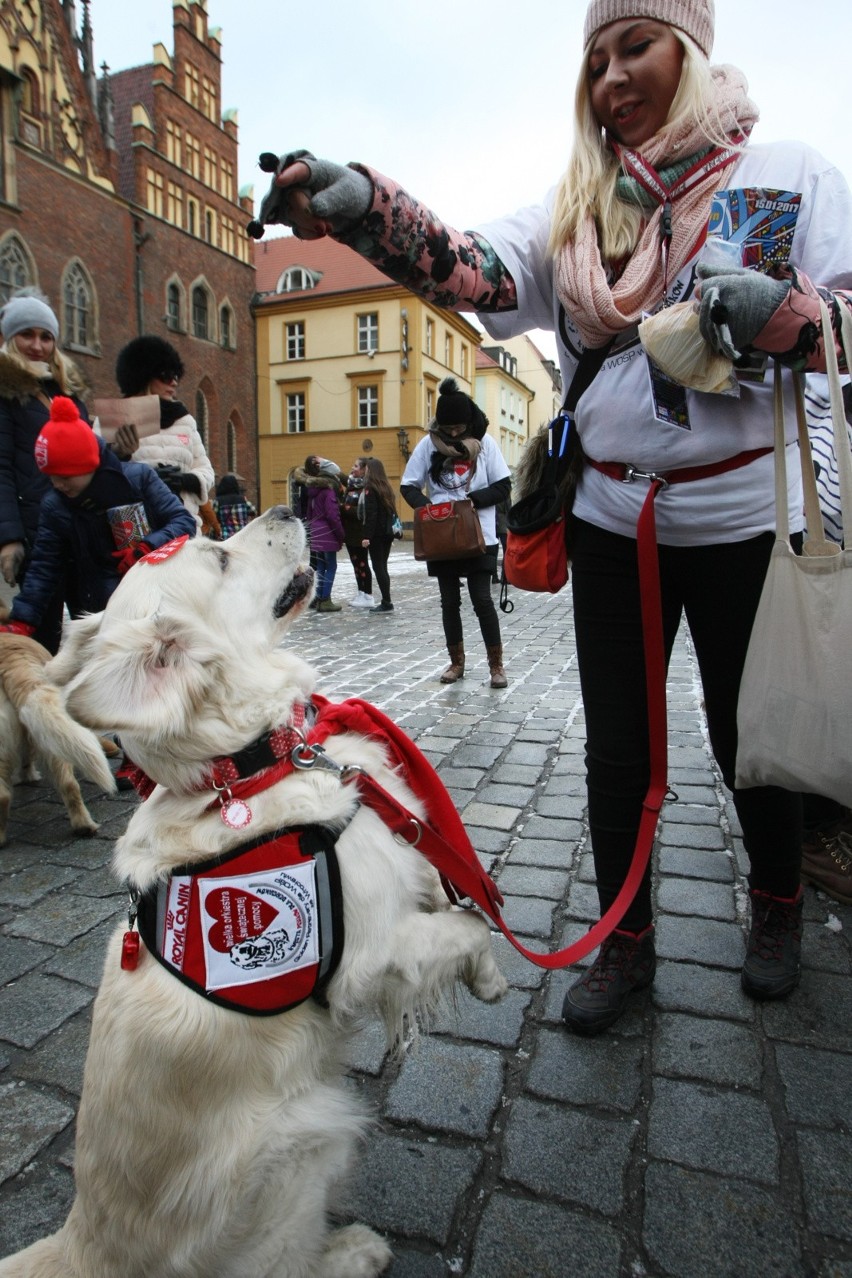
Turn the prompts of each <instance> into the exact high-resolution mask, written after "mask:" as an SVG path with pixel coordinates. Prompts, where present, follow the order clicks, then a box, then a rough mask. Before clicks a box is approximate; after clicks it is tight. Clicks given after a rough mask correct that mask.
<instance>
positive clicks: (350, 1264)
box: [321, 1225, 393, 1278]
mask: <svg viewBox="0 0 852 1278" xmlns="http://www.w3.org/2000/svg"><path fill="white" fill-rule="evenodd" d="M392 1260H393V1252H392V1251H391V1249H390V1247H389V1246H388V1245H387V1243H386V1242H385V1240H384V1238H381V1237H380V1236H379V1235H378V1234H377V1233H375V1232H374V1231H373V1230H372V1229H368V1227H367V1226H366V1225H347V1226H346V1227H345V1228H343V1229H336V1230H335V1231H334V1233H333V1234H331V1235H330V1237H329V1240H328V1243H327V1245H326V1249H325V1252H324V1253H323V1258H322V1270H321V1273H322V1278H376V1276H377V1275H378V1274H381V1273H384V1271H385V1269H387V1267H388V1265H389V1264H390V1262H391V1261H392Z"/></svg>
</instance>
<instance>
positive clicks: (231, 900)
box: [163, 861, 319, 991]
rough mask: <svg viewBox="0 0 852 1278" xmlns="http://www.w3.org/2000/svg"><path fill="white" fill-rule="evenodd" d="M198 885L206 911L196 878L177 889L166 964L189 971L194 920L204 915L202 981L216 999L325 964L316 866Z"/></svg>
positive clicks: (170, 904)
mask: <svg viewBox="0 0 852 1278" xmlns="http://www.w3.org/2000/svg"><path fill="white" fill-rule="evenodd" d="M195 882H196V886H197V891H198V898H196V899H197V900H198V902H199V904H198V905H196V904H195V899H194V898H193V891H192V883H193V880H192V878H190V877H189V876H178V877H175V878H173V879H172V880H171V882H170V885H169V893H168V899H167V902H166V917H165V926H164V931H163V957H164V958H165V959H166V961H167V962H169V963H172V964H173V965H174V966H175V967H176V968H178V970H180V971H184V970H189V969H188V968H187V938H188V935H189V924H190V916H191V911H193V910H195V909H198V908H200V911H201V913H200V920H199V922H200V929H201V956H202V957H203V964H204V968H205V973H206V974H205V975H204V976H203V978H202V979H203V983H204V986H205V988H206V989H207V990H208V991H215V990H221V989H227V988H228V987H229V986H232V985H250V984H253V983H255V982H257V981H265V980H268V979H269V978H270V977H272V976H281V975H282V974H284V973H285V972H287V971H293V970H295V969H297V968H300V967H306V966H308V965H309V964H314V963H317V962H318V961H319V936H318V924H317V893H316V877H315V868H314V862H313V861H310V862H308V863H307V864H304V865H294V866H287V867H286V868H284V869H277V870H265V871H264V870H261V871H258V872H256V873H254V874H243V875H235V876H234V877H233V878H216V879H196V880H195ZM192 930H193V932H195V934H196V935H197V929H196V928H193V929H192ZM192 948H194V947H192ZM190 966H194V964H191V965H190Z"/></svg>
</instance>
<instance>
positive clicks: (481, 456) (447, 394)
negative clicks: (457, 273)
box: [400, 377, 511, 688]
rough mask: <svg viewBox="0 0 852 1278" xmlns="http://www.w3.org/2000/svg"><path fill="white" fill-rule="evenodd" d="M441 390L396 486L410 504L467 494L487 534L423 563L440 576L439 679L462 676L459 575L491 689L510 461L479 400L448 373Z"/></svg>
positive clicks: (496, 682) (497, 670) (499, 682)
mask: <svg viewBox="0 0 852 1278" xmlns="http://www.w3.org/2000/svg"><path fill="white" fill-rule="evenodd" d="M438 390H439V394H438V403H437V405H436V409H435V418H434V420H433V421H432V422H430V424H429V434H428V435H427V436H426V437H425V438H424V439H421V441H420V443H419V444H418V445H417V447H416V448H415V449H414V452H413V453H412V454H411V457H410V458H409V461H408V465H407V466H406V468H405V474H404V475H403V477H402V483H401V485H400V492H401V493H402V496H403V497H404V498H405V500H406V501H407V502H408V504H409V506H411V507H413V508H414V509H415V510H416V509H417V508H418V507H419V506H425V505H428V504H429V503H433V502H446V501H459V500H461V499H463V498H465V497H469V498H470V500H471V501H472V502H473V505H474V507H475V508H476V513H477V516H478V518H479V522H480V525H481V527H482V535H483V537H484V539H485V550H484V552H483V553H482V554H481V555H476V556H471V557H470V558H468V559H440V560H438V559H434V560H433V559H430V560H427V563H426V567H427V570H428V572H429V576H430V577H435V578H436V579H437V581H438V588H439V590H440V592H441V620H442V622H443V626H444V638H445V639H446V642H447V651H448V652H449V654H450V664H449V665H448V666H447V668H446V670H445V671H444V673H443V674H442V675H441V683H456V682H457V681H458V680H459V679H461V678H463V677H464V670H465V654H464V634H463V630H462V619H461V581H462V578H463V577H464V578H467V590H468V594H469V596H470V602H471V604H472V605H473V610H474V612H475V613H476V618H477V621H478V622H479V629H480V631H481V632H482V638H483V640H484V643H485V651H486V653H487V656H488V669H489V671H490V672H491V687H492V688H505V687H506V684H507V679H506V673H505V670H504V669H503V640H502V637H501V634H500V621H499V619H498V617H497V610H496V609H495V607H494V600H493V599H492V597H491V579H492V577H493V576H494V574H495V572H496V571H497V548H498V545H499V542H498V539H497V523H496V514H495V508H496V506H497V503H498V502H499V501H502V500H503V499H504V498H505V497H508V495H509V492H510V490H511V478H510V474H509V467H508V466H507V465H506V462H505V460H504V459H503V454H502V453H501V452H500V448H499V446H498V445H497V443H496V442H495V440H493V439H492V438H491V436H490V435H488V434H486V431H487V429H488V418H487V417H486V416H485V414H484V413H483V411H482V409H481V408H480V407H479V405H478V404H476V403H475V402H474V401H473V400H472V399H471V398H470V396H469V395H466V394H465V393H464V391H460V390H459V389H458V386H457V384H456V382H455V380H454V378H452V377H447V378H445V379H444V381H443V382H441V385H440V387H439V388H438ZM424 488H425V490H426V491H425V494H424Z"/></svg>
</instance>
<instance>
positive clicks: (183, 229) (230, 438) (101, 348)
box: [0, 0, 257, 499]
mask: <svg viewBox="0 0 852 1278" xmlns="http://www.w3.org/2000/svg"><path fill="white" fill-rule="evenodd" d="M78 7H79V6H78V5H77V4H76V3H75V0H29V2H28V3H21V2H19V0H2V3H0V297H3V298H5V297H6V296H8V294H9V292H10V291H12V290H13V289H14V288H15V287H19V286H21V285H36V286H37V287H39V288H40V289H42V291H43V292H44V293H45V294H46V295H47V297H48V299H49V300H50V302H51V305H52V306H53V308H54V310H55V311H56V312H57V315H58V316H59V320H60V345H61V347H62V349H63V350H64V351H65V352H66V353H67V354H69V355H70V356H71V358H73V359H74V360H75V362H76V363H77V364H78V365H79V366H80V367H81V368H82V369H83V371H84V373H85V376H86V377H87V379H88V381H89V383H90V385H91V388H92V397H94V396H95V395H113V394H116V393H117V391H116V386H115V378H114V369H115V358H116V355H117V354H118V351H119V350H120V348H121V347H122V346H123V345H124V343H125V342H127V341H129V340H130V338H132V337H135V336H136V335H137V334H138V333H141V332H145V333H155V334H158V335H160V336H162V337H165V338H167V339H168V340H169V341H171V342H172V343H173V344H174V345H175V346H176V347H177V349H178V350H179V351H180V355H181V358H182V360H183V362H184V364H185V366H186V376H185V378H184V381H183V383H182V385H181V387H180V390H179V395H180V398H181V399H182V400H183V401H184V403H185V404H186V406H187V408H188V409H189V411H190V412H192V413H193V414H194V416H195V417H196V419H197V421H198V423H199V427H200V428H201V430H202V433H203V435H204V438H205V440H206V443H207V449H208V453H209V455H210V458H211V461H212V462H213V466H214V469H215V471H216V474H217V475H221V474H223V473H224V472H225V471H228V470H236V471H237V472H238V473H239V474H240V475H241V476H242V477H243V478H244V479H245V481H246V486H247V490H248V494H249V496H250V497H252V498H253V499H256V498H257V421H256V419H257V409H256V391H255V340H254V324H253V320H252V316H251V313H250V303H251V299H252V296H253V294H254V289H255V282H254V280H255V272H254V266H253V263H252V261H251V249H250V244H249V241H248V240H247V238H246V237H245V234H244V229H243V228H244V226H245V223H246V222H247V221H248V220H249V218H250V217H251V214H252V200H251V195H250V194H249V193H246V194H245V195H241V194H239V193H238V191H237V186H236V181H237V178H236V174H237V120H236V113H235V112H232V111H229V112H226V113H225V114H224V116H223V114H222V109H221V36H220V33H219V32H218V31H217V30H215V29H211V28H209V27H208V17H207V2H206V0H174V5H173V52H172V53H169V52H168V50H167V49H166V47H165V46H164V45H163V44H157V45H155V46H154V50H153V61H152V62H151V63H150V64H147V65H145V66H141V67H134V68H131V69H129V70H124V71H118V72H116V73H110V72H109V69H108V68H107V67H103V68H102V74H101V76H100V77H98V76H97V73H96V71H95V63H94V34H93V32H92V29H91V23H90V20H89V11H88V3H87V0H82V20H81V28H80V30H79V31H78V30H77V21H78V18H77V10H78Z"/></svg>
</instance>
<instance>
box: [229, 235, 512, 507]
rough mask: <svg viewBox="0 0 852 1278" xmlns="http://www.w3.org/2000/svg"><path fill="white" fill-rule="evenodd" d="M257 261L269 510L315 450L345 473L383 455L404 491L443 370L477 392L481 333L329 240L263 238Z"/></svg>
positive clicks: (264, 500) (262, 452) (284, 498)
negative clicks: (362, 457) (358, 461)
mask: <svg viewBox="0 0 852 1278" xmlns="http://www.w3.org/2000/svg"><path fill="white" fill-rule="evenodd" d="M255 265H256V267H257V293H256V295H255V298H254V302H253V305H252V311H253V314H254V317H255V322H256V336H257V390H258V466H259V482H260V503H261V507H267V506H270V505H273V504H275V503H280V502H284V503H286V502H288V501H289V500H290V496H291V493H290V476H291V474H292V471H293V468H294V467H295V466H301V465H302V464H303V462H304V461H305V458H306V457H307V456H309V455H310V454H311V453H319V454H321V455H322V456H324V457H329V458H331V460H332V461H335V462H337V464H338V465H339V466H340V468H341V470H342V471H343V472H344V474H345V473H346V472H348V470H349V468H350V466H351V464H352V462H353V461H354V459H355V458H356V457H357V456H359V455H361V454H365V455H372V456H375V457H378V458H380V460H381V461H382V462H383V463H384V466H385V469H386V470H387V473H388V477H389V479H390V481H391V484H392V486H393V487H394V488H395V489H396V490H397V492H398V490H399V481H400V478H401V476H402V472H403V470H404V469H405V463H406V460H407V458H408V456H409V455H410V453H411V450H412V449H413V448H414V446H415V444H416V443H417V442H418V441H419V440H420V439H421V438H422V436H423V434H424V430H425V428H426V426H427V424H428V422H429V420H430V418H431V417H432V416H433V415H434V412H435V404H436V401H437V397H438V386H439V384H440V382H441V381H442V380H443V378H444V377H447V376H449V375H450V374H452V375H453V376H454V377H455V378H456V380H457V382H458V384H459V387H460V389H462V390H464V391H466V392H467V393H468V394H473V381H474V377H475V370H476V351H477V348H478V346H479V343H480V341H481V340H482V334H481V333H480V332H479V331H478V330H477V329H476V328H474V326H473V325H472V324H471V323H469V321H468V320H466V319H465V318H464V317H463V316H461V315H455V314H453V313H452V312H450V311H443V310H440V309H439V308H437V307H434V306H430V305H429V304H428V303H427V302H424V301H422V300H421V299H419V298H417V297H415V296H414V295H413V294H411V293H409V292H408V290H407V289H405V288H403V287H402V286H401V285H399V284H395V283H394V282H393V281H392V280H389V279H388V278H387V277H386V276H385V275H382V273H381V272H380V271H378V270H377V269H376V268H375V267H374V266H372V265H371V264H370V263H369V262H367V261H365V260H364V259H363V258H361V257H359V256H358V254H356V253H354V252H352V250H351V249H348V248H345V247H344V246H343V245H340V244H338V243H336V241H334V240H332V239H329V238H326V239H321V240H312V241H307V240H298V239H296V238H295V237H293V236H282V237H280V238H278V239H269V240H263V241H261V242H260V243H258V244H256V245H255ZM495 438H497V439H499V435H498V434H497V433H496V432H495ZM400 509H401V510H406V509H407V507H406V506H405V504H404V503H401V506H400Z"/></svg>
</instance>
